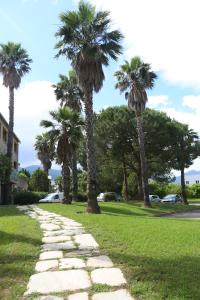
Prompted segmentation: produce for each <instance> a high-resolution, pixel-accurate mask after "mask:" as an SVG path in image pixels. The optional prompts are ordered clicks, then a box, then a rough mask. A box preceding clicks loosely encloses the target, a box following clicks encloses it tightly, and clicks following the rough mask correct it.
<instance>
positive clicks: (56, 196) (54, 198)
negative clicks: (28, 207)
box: [39, 193, 64, 203]
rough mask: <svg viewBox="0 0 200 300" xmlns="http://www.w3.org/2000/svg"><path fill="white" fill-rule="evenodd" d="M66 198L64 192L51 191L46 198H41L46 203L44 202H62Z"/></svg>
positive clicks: (41, 201)
mask: <svg viewBox="0 0 200 300" xmlns="http://www.w3.org/2000/svg"><path fill="white" fill-rule="evenodd" d="M63 198H64V194H63V193H51V194H48V195H47V196H46V197H45V198H43V199H41V200H39V202H40V203H44V202H51V203H54V202H62V200H63Z"/></svg>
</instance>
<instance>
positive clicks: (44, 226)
mask: <svg viewBox="0 0 200 300" xmlns="http://www.w3.org/2000/svg"><path fill="white" fill-rule="evenodd" d="M40 228H41V229H43V230H58V229H60V226H58V225H55V224H52V223H46V224H45V223H44V224H41V225H40Z"/></svg>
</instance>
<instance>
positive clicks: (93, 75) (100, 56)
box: [56, 1, 122, 213]
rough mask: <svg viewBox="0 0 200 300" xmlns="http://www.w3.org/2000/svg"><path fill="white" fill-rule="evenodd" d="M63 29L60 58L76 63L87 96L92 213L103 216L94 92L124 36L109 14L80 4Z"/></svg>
mask: <svg viewBox="0 0 200 300" xmlns="http://www.w3.org/2000/svg"><path fill="white" fill-rule="evenodd" d="M60 20H61V22H62V25H61V27H60V29H59V30H58V32H57V33H56V36H57V37H59V38H60V41H59V42H58V44H57V46H56V47H57V48H58V49H59V51H58V54H57V56H60V55H65V56H66V57H67V58H68V59H69V60H70V61H71V63H72V66H73V68H74V70H75V72H76V76H77V79H78V84H79V86H80V88H81V89H82V91H83V93H84V108H85V123H86V124H85V130H86V136H87V144H86V149H87V173H88V208H87V210H88V212H90V213H100V207H99V206H98V203H97V199H96V188H97V175H96V158H95V145H94V138H93V92H97V93H98V92H99V91H100V89H101V88H102V85H103V81H104V79H105V76H104V72H103V66H108V63H109V58H110V57H111V58H112V59H114V60H116V59H117V57H118V55H119V54H120V53H121V49H122V48H121V45H120V42H121V39H122V34H121V33H120V32H119V31H118V30H113V31H110V29H109V26H110V24H111V21H110V18H109V12H107V11H99V12H96V10H95V7H94V6H92V5H91V4H89V3H87V2H83V1H81V2H79V6H78V10H77V11H68V12H66V13H63V14H61V16H60Z"/></svg>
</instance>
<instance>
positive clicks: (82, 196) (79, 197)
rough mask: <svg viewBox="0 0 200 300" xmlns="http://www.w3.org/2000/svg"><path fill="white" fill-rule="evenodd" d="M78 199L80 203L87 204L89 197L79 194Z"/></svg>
mask: <svg viewBox="0 0 200 300" xmlns="http://www.w3.org/2000/svg"><path fill="white" fill-rule="evenodd" d="M77 199H78V202H87V195H86V193H80V192H79V193H78V194H77Z"/></svg>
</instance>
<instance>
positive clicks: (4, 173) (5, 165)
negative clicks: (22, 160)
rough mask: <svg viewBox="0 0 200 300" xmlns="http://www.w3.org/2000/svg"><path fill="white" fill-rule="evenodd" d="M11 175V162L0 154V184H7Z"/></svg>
mask: <svg viewBox="0 0 200 300" xmlns="http://www.w3.org/2000/svg"><path fill="white" fill-rule="evenodd" d="M10 173H11V161H10V159H9V158H8V157H7V156H6V155H3V154H1V153H0V181H1V183H7V182H8V181H9V178H10Z"/></svg>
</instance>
